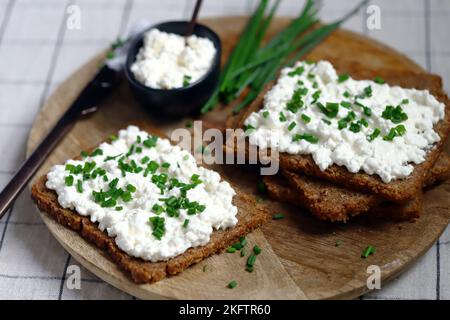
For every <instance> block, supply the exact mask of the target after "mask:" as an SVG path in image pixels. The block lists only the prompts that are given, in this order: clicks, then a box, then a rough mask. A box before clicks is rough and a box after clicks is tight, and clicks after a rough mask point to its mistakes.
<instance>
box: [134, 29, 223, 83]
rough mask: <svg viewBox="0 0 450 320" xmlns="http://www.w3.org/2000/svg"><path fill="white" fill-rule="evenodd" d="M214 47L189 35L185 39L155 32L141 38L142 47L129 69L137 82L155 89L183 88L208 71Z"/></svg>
mask: <svg viewBox="0 0 450 320" xmlns="http://www.w3.org/2000/svg"><path fill="white" fill-rule="evenodd" d="M215 54H216V48H215V47H214V44H213V43H212V41H211V40H209V39H207V38H200V37H197V36H195V35H192V36H190V37H188V38H187V41H186V39H185V37H182V36H180V35H177V34H173V33H166V32H162V31H159V30H158V29H151V30H150V31H148V32H147V33H146V34H145V35H144V45H143V46H142V48H141V49H140V50H139V53H138V54H137V56H136V61H135V62H134V63H133V65H132V66H131V71H132V72H133V74H134V76H135V77H136V79H137V80H138V81H139V82H141V83H142V84H144V85H146V86H148V87H151V88H155V89H172V88H180V87H183V86H186V85H187V84H189V83H193V82H195V81H197V80H199V79H200V78H201V77H203V76H204V75H205V74H206V73H207V72H208V70H209V69H210V68H211V65H212V62H213V59H214V56H215Z"/></svg>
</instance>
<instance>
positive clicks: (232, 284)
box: [228, 280, 237, 289]
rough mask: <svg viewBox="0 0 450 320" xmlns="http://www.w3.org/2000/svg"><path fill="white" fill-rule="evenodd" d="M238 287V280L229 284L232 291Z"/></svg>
mask: <svg viewBox="0 0 450 320" xmlns="http://www.w3.org/2000/svg"><path fill="white" fill-rule="evenodd" d="M236 286H237V282H236V280H233V281H231V282H230V283H228V288H230V289H234V288H236Z"/></svg>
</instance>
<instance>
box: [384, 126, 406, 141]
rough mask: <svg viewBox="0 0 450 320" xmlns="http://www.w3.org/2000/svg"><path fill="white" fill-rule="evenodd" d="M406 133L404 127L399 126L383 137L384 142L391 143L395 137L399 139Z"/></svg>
mask: <svg viewBox="0 0 450 320" xmlns="http://www.w3.org/2000/svg"><path fill="white" fill-rule="evenodd" d="M405 133H406V128H405V126H404V125H402V124H400V125H398V126H396V127H394V128H391V130H389V133H388V134H387V135H385V136H384V137H383V140H385V141H392V140H394V138H395V137H400V136H402V135H404V134H405Z"/></svg>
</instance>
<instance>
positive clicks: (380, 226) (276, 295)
mask: <svg viewBox="0 0 450 320" xmlns="http://www.w3.org/2000/svg"><path fill="white" fill-rule="evenodd" d="M245 21H246V19H245V18H243V17H223V18H216V19H211V20H205V21H204V23H205V24H207V25H209V26H210V27H211V28H213V29H214V30H215V31H216V32H217V33H219V35H220V36H221V39H222V42H223V58H222V61H225V57H226V56H227V55H228V54H229V52H230V49H231V48H232V46H233V44H234V43H235V42H236V40H237V38H238V36H239V33H240V31H241V30H242V27H243V26H244V23H245ZM288 21H289V20H288V19H283V18H279V19H276V20H275V21H274V23H273V26H272V30H271V32H274V31H276V30H279V29H280V28H281V27H283V26H285V25H286V23H287V22H288ZM308 58H310V59H313V60H319V59H328V60H330V61H332V62H333V64H335V65H337V66H338V68H339V67H340V68H343V69H345V66H349V65H351V64H357V65H361V68H369V69H375V70H381V69H384V70H386V69H388V70H392V72H397V71H398V72H400V71H404V70H409V71H414V72H424V70H422V69H421V68H420V67H419V66H417V65H416V64H415V63H414V62H412V61H411V60H410V59H408V58H407V57H405V56H403V55H401V54H399V53H397V52H395V51H394V50H392V49H390V48H388V47H386V46H384V45H382V44H380V43H377V42H375V41H373V40H369V39H367V38H364V37H362V36H359V35H356V34H354V33H351V32H348V31H344V30H340V31H337V32H335V33H334V34H333V35H332V36H330V37H329V38H328V39H327V40H326V41H325V42H324V43H322V44H321V45H320V46H318V47H317V48H315V49H314V51H313V52H311V53H310V54H309V55H308ZM101 59H102V55H101V54H99V55H98V56H97V57H96V58H94V59H92V60H91V61H90V62H88V63H87V64H86V65H84V66H83V67H82V68H80V69H79V70H78V71H77V72H75V73H74V74H73V75H72V76H71V77H70V78H69V79H67V80H66V81H65V82H64V83H63V84H62V85H61V86H60V87H59V88H58V89H57V90H56V91H55V92H54V94H53V95H52V96H51V97H50V98H49V99H48V101H47V102H46V104H45V106H44V107H43V108H42V110H41V112H40V113H39V114H38V116H37V118H36V120H35V122H34V125H33V128H32V130H31V133H30V137H29V141H28V146H27V153H28V154H30V153H31V152H32V150H33V149H34V148H35V147H36V145H37V144H38V142H39V141H40V140H41V139H42V138H43V136H44V135H45V134H46V133H47V132H48V130H49V128H50V127H51V126H52V125H53V123H54V122H55V121H56V119H57V118H58V117H59V116H60V115H61V113H62V112H63V111H64V110H65V109H66V108H67V107H68V106H69V105H70V103H71V102H72V101H73V100H74V99H75V97H76V96H77V94H78V92H79V91H80V90H81V89H82V88H83V86H84V85H85V84H86V83H87V82H88V81H89V80H90V78H91V77H92V75H93V74H94V73H95V72H96V70H97V66H98V64H99V62H100V61H101ZM66 63H70V61H67V62H66ZM229 110H230V108H218V110H217V111H214V112H212V113H210V114H208V115H207V116H205V117H203V119H204V120H208V122H209V123H214V124H215V125H220V124H223V122H224V120H225V117H226V115H227V114H229ZM136 121H146V122H149V123H152V124H157V125H158V126H159V127H160V128H161V129H163V130H164V131H166V132H169V131H170V129H171V128H175V127H180V126H183V125H184V123H185V120H182V121H178V122H176V123H169V122H167V121H161V120H160V119H158V120H157V119H155V118H153V117H152V116H150V115H149V114H147V113H146V112H145V110H143V109H142V108H140V107H139V106H138V105H137V103H136V102H135V100H134V99H133V97H132V96H131V93H130V91H129V89H128V86H127V84H126V82H125V81H124V82H123V83H122V85H121V86H120V88H119V89H118V90H117V92H116V93H115V94H114V95H113V96H111V97H110V98H108V100H107V101H105V102H104V103H103V104H102V105H101V107H100V110H99V111H98V112H97V113H96V114H94V115H93V116H92V117H89V118H87V119H84V120H82V121H80V122H79V123H77V125H76V126H75V127H74V129H73V130H72V131H71V132H70V133H69V134H68V135H67V136H66V137H65V138H64V140H63V141H62V142H61V143H60V144H59V146H58V147H57V148H56V150H55V151H54V152H53V153H52V155H51V156H50V157H49V158H48V159H47V161H46V162H45V165H44V166H43V167H42V168H41V169H40V171H39V173H38V174H37V175H36V177H39V176H41V175H43V174H45V173H46V172H47V171H48V170H49V168H50V167H51V166H52V165H54V164H57V163H63V162H64V161H65V160H66V159H68V158H72V157H74V156H76V155H78V154H79V153H80V151H81V150H83V149H87V148H89V147H92V146H95V145H96V144H98V143H100V142H101V141H102V140H104V139H105V138H106V137H108V136H109V135H110V134H113V133H116V132H117V131H118V130H119V129H121V128H124V127H126V126H127V125H128V124H129V123H132V122H136ZM221 170H222V171H223V172H224V174H225V175H226V176H227V178H229V179H230V180H232V181H233V183H235V184H237V185H239V187H240V188H241V190H246V191H248V192H255V190H256V185H257V181H258V177H257V176H256V175H255V173H254V172H252V170H243V168H242V166H237V165H236V166H226V167H224V168H222V169H221ZM449 194H450V183H449V182H447V183H442V184H440V185H438V186H436V187H434V188H432V189H430V190H428V191H427V192H426V194H425V201H424V206H423V213H422V217H421V218H420V219H419V220H418V221H417V222H415V223H401V224H400V223H393V222H389V221H374V220H370V219H368V218H364V217H362V218H358V219H355V220H354V221H351V222H350V223H347V224H330V223H324V222H320V221H317V220H316V219H314V218H312V217H311V216H310V215H309V214H308V213H307V212H305V211H302V210H300V209H298V208H293V207H289V206H285V205H282V204H278V203H275V202H272V201H269V200H267V199H265V200H264V202H263V203H264V204H265V205H266V206H267V207H268V208H269V210H271V212H273V213H277V212H282V213H284V214H285V216H286V218H285V219H282V220H272V221H269V222H268V223H267V224H266V225H265V226H264V227H263V228H262V229H260V230H257V231H255V232H253V233H252V234H251V235H249V237H248V239H249V241H250V244H258V245H259V246H260V247H262V248H263V253H262V254H261V255H260V256H259V257H258V261H257V263H256V266H255V272H253V273H247V272H245V258H241V257H240V256H239V255H238V254H228V253H223V254H219V255H215V256H213V257H210V258H208V259H206V260H204V261H202V262H200V263H199V264H197V265H194V266H192V267H191V268H189V269H188V270H186V271H185V272H183V273H181V274H180V275H178V276H174V277H169V278H167V279H165V280H163V281H160V282H158V283H155V284H147V285H136V284H134V283H133V282H131V281H130V279H129V278H128V277H127V275H126V274H124V273H122V272H121V271H120V270H119V269H118V268H117V267H116V265H115V264H114V263H113V262H111V260H109V259H108V257H107V255H106V254H105V253H103V252H102V251H101V250H98V249H97V248H96V247H94V246H93V245H91V244H89V243H87V242H86V241H85V240H83V239H82V238H81V237H80V236H78V235H77V234H76V233H75V232H73V231H71V230H69V229H66V228H64V227H62V226H60V225H59V224H57V223H56V222H55V221H53V220H52V219H50V218H48V217H47V215H46V214H45V213H41V217H42V219H43V220H44V222H45V223H46V225H47V226H48V228H49V230H50V231H51V233H52V234H53V235H54V236H55V238H56V239H57V240H58V241H59V242H60V243H61V245H62V246H63V247H64V248H65V249H66V250H67V251H68V252H69V253H70V254H72V255H73V256H74V258H75V259H76V260H77V261H79V262H80V263H81V264H82V265H84V266H85V267H86V268H87V269H88V270H90V271H92V272H93V273H94V274H96V275H97V276H98V277H100V278H101V279H103V280H105V281H106V282H108V283H110V284H112V285H113V286H115V287H117V288H119V289H122V290H124V291H126V292H128V293H130V294H132V295H134V296H136V297H139V298H147V299H149V298H176V299H236V298H238V299H325V298H354V297H357V296H358V295H361V294H363V293H365V292H367V291H368V289H367V286H366V280H367V278H368V276H369V274H368V273H367V267H368V266H369V265H377V266H379V267H380V269H381V274H382V282H381V285H382V287H383V285H384V284H385V283H386V282H387V281H388V280H390V279H392V278H393V277H395V276H397V275H398V274H399V273H400V272H401V271H403V270H405V269H406V268H407V267H408V266H410V265H411V264H412V263H413V262H414V261H415V260H416V259H417V258H418V257H419V256H421V255H422V254H423V253H424V252H426V251H427V250H428V249H429V248H430V246H432V245H433V243H434V242H435V241H436V239H437V238H438V237H439V235H440V234H441V233H442V232H443V230H444V229H445V228H446V226H447V224H448V223H449V219H450V209H449V208H450V200H449ZM338 240H339V241H340V242H341V245H340V246H335V244H336V241H338ZM368 245H372V246H375V247H376V249H377V251H376V253H375V254H374V255H371V256H370V257H369V258H367V259H362V258H361V252H362V250H363V249H364V248H365V247H366V246H368ZM205 265H206V266H207V268H206V271H203V267H204V266H205ZM423 276H424V277H427V276H428V275H426V274H424V275H423ZM231 280H237V282H238V286H237V287H236V288H234V289H233V290H230V289H228V288H226V285H227V284H228V282H230V281H231ZM430 281H431V280H430Z"/></svg>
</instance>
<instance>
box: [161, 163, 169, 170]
mask: <svg viewBox="0 0 450 320" xmlns="http://www.w3.org/2000/svg"><path fill="white" fill-rule="evenodd" d="M161 167H163V168H164V169H167V168H169V167H170V163H168V162H163V163H162V164H161Z"/></svg>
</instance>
